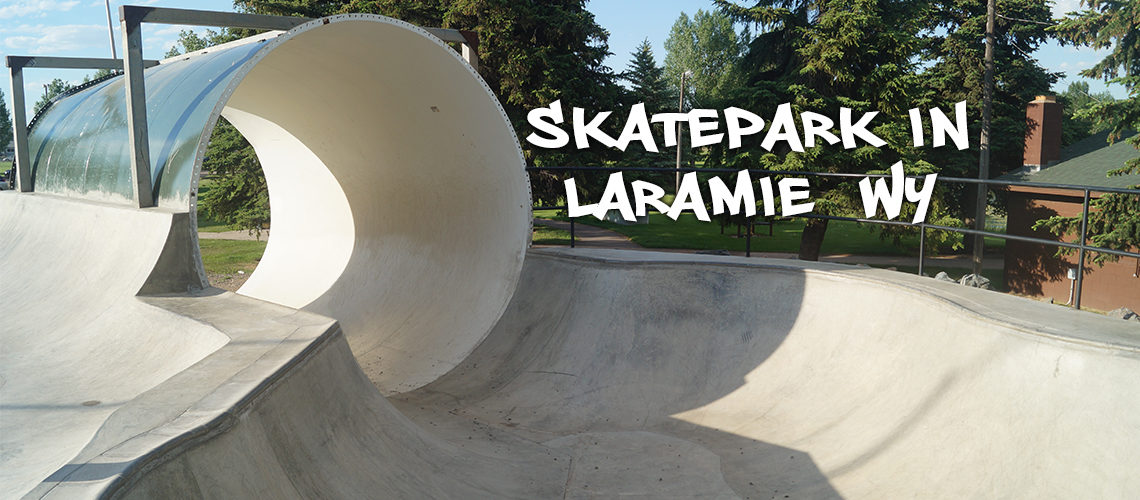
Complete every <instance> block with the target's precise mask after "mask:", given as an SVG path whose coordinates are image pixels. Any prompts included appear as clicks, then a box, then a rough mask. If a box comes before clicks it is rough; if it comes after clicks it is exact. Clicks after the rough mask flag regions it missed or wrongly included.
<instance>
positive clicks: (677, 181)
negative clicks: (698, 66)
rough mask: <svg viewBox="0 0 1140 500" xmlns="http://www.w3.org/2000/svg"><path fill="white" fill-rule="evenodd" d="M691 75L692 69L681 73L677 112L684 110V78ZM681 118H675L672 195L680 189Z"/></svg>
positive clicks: (675, 194)
mask: <svg viewBox="0 0 1140 500" xmlns="http://www.w3.org/2000/svg"><path fill="white" fill-rule="evenodd" d="M690 76H693V72H692V71H686V72H684V73H681V93H680V95H679V96H678V97H677V112H678V113H684V112H685V78H686V77H690ZM682 142H683V141H682V140H681V120H677V168H676V169H674V171H673V174H674V175H673V177H674V182H673V196H677V194H678V193H679V192H680V191H681V143H682Z"/></svg>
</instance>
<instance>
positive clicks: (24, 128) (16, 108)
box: [8, 57, 32, 193]
mask: <svg viewBox="0 0 1140 500" xmlns="http://www.w3.org/2000/svg"><path fill="white" fill-rule="evenodd" d="M11 59H12V58H11V57H9V58H8V60H9V61H11ZM9 71H10V74H11V77H12V131H13V132H14V134H15V137H14V139H15V143H16V183H17V184H18V185H19V189H20V192H22V193H30V192H31V191H32V164H31V162H30V160H29V159H28V158H29V155H28V117H27V115H26V111H24V106H25V103H24V68H23V67H20V66H9Z"/></svg>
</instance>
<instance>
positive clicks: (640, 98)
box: [620, 40, 676, 184]
mask: <svg viewBox="0 0 1140 500" xmlns="http://www.w3.org/2000/svg"><path fill="white" fill-rule="evenodd" d="M632 55H633V58H632V59H630V61H629V67H628V69H626V71H625V72H623V73H622V74H621V75H620V77H621V79H622V80H625V81H626V82H629V90H627V91H626V93H625V104H626V105H627V106H632V105H634V104H637V103H643V104H645V112H646V113H648V114H652V113H660V112H664V111H671V110H672V109H674V107H675V106H676V97H674V95H673V94H672V93H671V92H670V89H669V84H668V83H667V82H666V81H665V72H664V70H663V69H662V68H661V67H660V66H658V65H657V61H656V60H654V58H653V48H652V46H651V45H650V44H649V40H644V41H642V42H641V45H638V46H637V48H636V49H634V51H633V53H632ZM651 126H652V127H653V130H654V134H656V135H657V136H658V137H660V136H661V134H662V133H663V131H662V128H663V125H662V124H660V123H654V124H652V125H651ZM670 159H671V158H670V157H669V156H668V155H665V154H663V153H660V152H658V153H653V152H650V151H646V150H645V147H644V145H642V144H641V143H639V142H634V143H632V144H630V145H629V147H628V149H626V151H625V154H624V155H622V158H621V164H622V165H623V166H633V167H652V166H660V165H661V164H662V163H665V162H668V160H670ZM648 174H649V173H645V172H642V173H638V174H634V175H632V176H630V177H634V178H637V179H640V180H646V181H650V182H655V183H658V184H662V183H663V182H664V180H665V175H663V174H655V175H648ZM668 175H669V176H670V179H671V178H672V177H671V176H672V171H670V172H669V174H668Z"/></svg>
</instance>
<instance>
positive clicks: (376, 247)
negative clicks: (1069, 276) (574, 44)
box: [0, 15, 1140, 498]
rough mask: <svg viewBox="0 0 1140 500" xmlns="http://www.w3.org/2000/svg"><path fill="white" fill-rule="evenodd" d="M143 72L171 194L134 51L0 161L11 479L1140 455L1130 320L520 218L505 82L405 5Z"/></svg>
mask: <svg viewBox="0 0 1140 500" xmlns="http://www.w3.org/2000/svg"><path fill="white" fill-rule="evenodd" d="M146 78H147V89H148V99H149V101H148V102H150V103H151V105H150V106H151V107H150V110H149V111H150V114H149V118H148V120H149V123H148V125H149V129H150V135H151V151H152V152H157V153H156V154H155V155H154V157H153V159H152V162H153V163H154V164H155V166H154V167H153V169H152V170H153V171H152V174H153V180H154V185H155V186H156V187H155V195H156V199H158V200H159V207H157V208H151V209H142V210H139V209H135V208H132V207H131V206H130V203H129V201H130V200H129V197H128V196H127V195H128V194H129V193H130V191H129V189H130V183H129V174H130V166H129V161H125V160H126V158H127V154H128V152H127V151H126V149H125V148H124V147H123V146H122V145H123V144H125V143H126V131H125V130H126V129H125V125H124V119H123V117H122V109H123V105H122V100H123V98H122V93H123V91H122V90H123V89H122V83H121V79H120V78H115V79H111V80H108V81H106V82H103V83H101V84H98V85H95V86H92V87H90V88H88V89H86V90H84V91H82V92H79V93H77V94H75V95H72V96H70V97H67V98H65V99H63V100H61V101H59V102H57V103H56V104H55V105H54V106H52V108H50V109H49V110H48V111H47V112H46V113H44V114H43V115H42V116H40V117H39V119H38V120H37V123H36V126H35V128H34V129H33V130H32V138H31V139H32V140H31V142H32V152H33V162H34V165H33V168H34V169H35V170H34V179H35V183H36V185H35V192H34V193H31V194H27V193H14V192H4V193H0V234H2V235H3V239H0V304H4V315H3V317H2V318H0V333H2V337H0V343H2V344H0V345H2V350H0V492H3V493H2V495H3V496H5V497H21V496H27V497H32V498H44V497H47V498H75V497H79V498H103V497H114V498H172V497H178V498H183V497H187V498H372V497H377V496H381V497H393V498H424V497H432V498H503V497H506V498H558V497H562V498H565V497H575V498H585V497H618V496H622V497H626V496H631V497H645V498H660V497H715V498H737V497H739V498H830V497H849V498H898V497H939V498H963V497H968V498H976V497H1012V498H1074V497H1080V498H1086V497H1092V498H1113V497H1115V498H1124V497H1128V496H1129V495H1132V494H1134V492H1136V491H1140V474H1137V473H1136V472H1135V464H1136V463H1138V462H1140V331H1138V330H1137V328H1136V326H1135V323H1134V322H1124V321H1118V320H1112V319H1109V318H1105V317H1100V316H1096V315H1093V314H1088V313H1084V312H1076V311H1070V310H1067V309H1063V308H1059V307H1056V306H1051V305H1047V304H1041V303H1037V302H1033V301H1028V300H1023V299H1019V298H1016V297H1010V296H1005V295H1001V294H995V293H992V292H987V291H984V290H979V289H974V288H967V287H962V286H959V285H956V284H952V283H943V282H939V281H936V280H932V279H929V278H919V277H914V276H910V275H905V274H900V273H894V272H890V271H884V270H877V269H868V268H857V267H850V266H844V265H838V264H807V263H794V262H789V261H783V260H779V261H777V260H766V259H744V258H738V257H719V256H704V255H680V254H663V253H651V252H636V251H619V250H582V249H578V250H569V249H563V250H551V249H547V250H531V251H529V252H527V251H526V247H527V245H528V237H529V234H530V231H529V229H530V228H529V220H530V213H529V209H528V207H529V193H528V191H527V184H526V178H525V175H524V173H523V170H522V165H523V161H522V158H521V154H520V153H519V149H518V141H517V139H516V138H515V137H514V134H513V132H512V129H511V127H510V124H509V123H508V122H507V119H506V117H505V115H504V114H503V113H502V110H501V108H500V107H499V106H498V103H497V102H496V101H495V99H494V98H493V95H492V94H491V92H490V91H489V90H488V89H487V88H486V87H485V85H484V84H483V82H482V81H481V80H480V79H479V77H478V76H477V75H476V74H475V73H474V72H473V71H472V70H471V69H470V67H468V66H466V65H465V63H463V62H462V61H461V60H460V59H459V58H458V56H456V55H455V54H454V53H453V51H452V50H451V49H450V48H448V47H446V46H445V45H444V44H443V43H442V42H440V41H438V40H436V39H434V38H432V37H431V36H430V35H428V34H427V33H426V32H424V31H422V30H420V29H419V28H416V27H414V26H411V25H408V24H405V23H401V22H399V21H393V20H390V19H387V18H381V17H377V16H360V15H352V16H338V17H333V18H328V19H325V20H318V21H315V22H313V23H309V24H305V25H302V26H299V27H298V28H296V29H294V30H292V31H289V32H286V33H270V34H267V35H263V36H261V37H258V38H255V39H250V40H245V41H242V42H240V43H236V44H232V45H228V46H223V47H219V48H214V49H210V51H208V52H201V53H196V54H191V55H189V56H185V57H180V58H176V59H173V60H168V61H164V62H163V63H162V64H160V65H158V66H156V67H154V68H152V69H149V70H147V73H146ZM300 97H304V98H300ZM219 115H222V116H225V117H226V118H227V119H228V120H230V121H231V122H232V123H233V124H234V125H235V126H237V127H238V128H239V129H240V130H241V131H242V133H243V134H244V135H245V136H246V137H247V138H248V139H249V140H250V142H251V143H252V144H253V145H254V147H255V149H256V150H257V153H258V155H259V157H260V158H261V160H262V163H263V165H264V168H265V172H266V176H267V179H268V181H269V186H270V195H271V197H272V207H273V220H274V229H273V232H272V235H271V237H270V240H269V246H268V249H267V252H266V255H265V257H264V260H263V261H262V263H261V265H260V266H259V267H258V270H257V271H256V272H255V273H254V275H253V276H252V277H251V278H250V280H249V282H248V283H247V284H246V286H245V287H244V288H243V289H241V290H240V291H239V292H238V293H237V294H234V293H228V292H222V291H219V290H216V289H211V288H208V287H206V286H205V283H204V280H203V278H202V272H201V259H200V257H199V256H198V250H197V244H196V243H197V242H196V241H195V234H196V221H195V219H194V204H195V203H194V200H195V194H196V190H197V187H196V183H197V178H198V171H199V170H200V168H201V162H202V154H203V153H204V151H205V143H206V140H207V139H208V137H209V132H210V130H211V129H212V127H213V124H214V121H215V120H216V119H217V116H219ZM524 257H525V261H524Z"/></svg>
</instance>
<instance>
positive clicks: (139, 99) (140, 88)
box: [119, 6, 154, 208]
mask: <svg viewBox="0 0 1140 500" xmlns="http://www.w3.org/2000/svg"><path fill="white" fill-rule="evenodd" d="M137 13H138V11H136V10H133V9H132V10H130V11H128V10H127V9H126V8H125V6H120V7H119V21H120V22H121V24H122V29H123V71H124V73H125V75H124V78H123V80H124V81H125V82H126V88H127V129H128V132H129V137H130V146H131V151H132V154H131V174H132V177H133V179H132V181H133V182H131V187H132V188H133V190H134V195H135V204H136V205H137V206H138V207H139V208H147V207H153V206H154V193H153V192H152V190H153V188H154V185H153V182H152V180H151V178H150V175H151V174H150V139H149V133H148V131H147V123H146V88H145V85H144V83H143V59H142V24H141V20H140V19H139V18H138V16H137V15H136V14H137Z"/></svg>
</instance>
